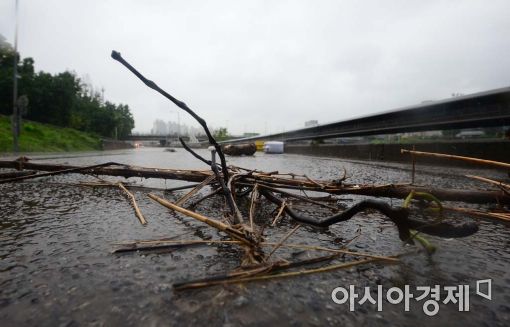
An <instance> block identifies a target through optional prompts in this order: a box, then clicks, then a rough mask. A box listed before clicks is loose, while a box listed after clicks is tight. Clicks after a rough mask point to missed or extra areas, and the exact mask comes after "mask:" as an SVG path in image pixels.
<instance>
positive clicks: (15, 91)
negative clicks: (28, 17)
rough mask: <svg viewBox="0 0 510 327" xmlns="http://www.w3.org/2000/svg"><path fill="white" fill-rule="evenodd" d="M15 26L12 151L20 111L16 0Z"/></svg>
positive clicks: (16, 7)
mask: <svg viewBox="0 0 510 327" xmlns="http://www.w3.org/2000/svg"><path fill="white" fill-rule="evenodd" d="M14 17H15V18H14V19H15V27H14V67H13V68H14V69H13V85H12V86H13V87H12V121H11V124H12V125H11V126H12V140H13V143H14V144H13V145H14V153H18V152H19V144H18V136H19V132H20V126H19V125H20V119H19V115H20V112H19V110H18V103H17V102H18V0H16V4H15V14H14Z"/></svg>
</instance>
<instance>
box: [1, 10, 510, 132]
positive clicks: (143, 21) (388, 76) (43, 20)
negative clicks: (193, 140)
mask: <svg viewBox="0 0 510 327" xmlns="http://www.w3.org/2000/svg"><path fill="white" fill-rule="evenodd" d="M19 9H20V10H19V23H20V30H19V51H20V52H21V55H22V56H23V57H25V56H31V57H34V59H35V63H36V69H38V70H45V71H49V72H52V73H56V72H61V71H63V70H66V69H68V70H74V71H76V73H77V74H78V76H82V77H83V76H88V78H89V79H90V81H91V82H92V83H93V84H94V85H95V86H96V87H98V88H99V89H100V88H101V87H104V89H105V97H106V99H109V100H111V101H114V102H122V103H127V104H128V105H129V106H130V107H131V110H132V112H133V114H134V117H135V121H136V127H135V130H136V131H149V130H150V129H151V127H152V122H153V121H154V120H155V119H156V118H159V119H163V120H165V121H167V120H174V121H176V120H177V114H176V111H177V107H175V106H174V105H172V104H171V103H170V102H168V101H167V100H165V99H164V98H163V97H161V96H160V95H158V94H157V93H155V92H154V91H152V90H149V89H147V88H146V87H145V86H144V85H143V84H142V83H141V82H140V81H138V80H137V79H135V77H134V76H133V75H131V74H130V73H128V71H127V70H126V69H125V68H123V67H122V66H121V65H120V64H118V63H116V62H115V61H113V60H112V59H111V58H110V52H111V50H112V49H115V50H117V51H120V52H121V53H122V55H123V56H124V58H126V59H127V60H128V61H130V62H131V63H132V64H133V65H134V66H135V67H137V68H138V69H139V70H140V71H141V72H143V73H144V74H145V75H146V76H147V77H149V78H150V79H152V80H154V81H155V82H156V83H158V84H159V85H160V86H161V87H162V88H164V89H166V90H167V91H169V92H170V93H171V94H173V95H174V96H176V97H177V98H178V99H180V100H182V101H184V102H186V103H187V104H188V105H189V106H190V107H191V108H192V109H194V110H195V111H196V112H197V113H198V114H199V115H201V116H202V117H203V118H205V119H206V120H207V122H208V124H209V125H212V126H216V127H219V126H227V127H228V128H229V130H230V131H232V132H234V133H243V132H252V131H254V132H261V133H264V132H280V131H282V130H289V129H295V128H299V127H302V126H303V124H304V121H306V120H310V119H317V120H319V122H320V123H326V122H330V121H336V120H342V119H346V118H350V117H355V116H359V115H365V114H370V113H376V112H379V111H384V110H388V109H392V108H395V107H399V106H406V105H411V104H415V103H419V102H421V101H423V100H432V99H442V98H446V97H449V96H450V95H451V93H453V92H460V93H472V92H478V91H484V90H487V89H492V88H498V87H503V86H508V85H510V74H509V73H510V19H509V13H510V1H505V0H502V1H497V0H491V1H451V0H450V1H409V0H402V1H389V0H388V1H318V0H316V1H297V0H296V1H277V0H273V1H260V0H259V1H239V0H238V1H221V0H215V1H205V0H204V1H189V0H188V1H168V0H161V1H155V0H154V1H126V0H124V1H121V0H118V1H91V0H88V1H70V0H68V1H64V0H60V1H50V0H20V8H19ZM0 15H1V16H0V33H1V34H3V35H4V36H5V37H6V38H7V39H8V40H9V41H10V42H12V41H13V34H14V27H13V26H14V0H2V1H1V2H0ZM181 120H182V121H184V122H186V123H191V122H192V120H191V119H189V118H188V117H186V114H185V113H184V112H182V113H181Z"/></svg>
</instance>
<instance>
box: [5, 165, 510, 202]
mask: <svg viewBox="0 0 510 327" xmlns="http://www.w3.org/2000/svg"><path fill="white" fill-rule="evenodd" d="M17 165H18V162H17V161H0V168H16V167H17ZM23 167H24V168H26V169H30V170H39V171H50V172H58V171H64V170H67V171H68V172H73V173H77V174H84V175H105V176H117V177H125V178H129V177H143V178H159V179H173V180H181V181H188V182H202V181H204V180H205V179H207V178H210V177H211V176H212V175H213V173H212V172H211V171H210V170H182V169H179V170H177V169H163V168H146V167H136V166H125V165H122V167H99V168H90V167H78V166H69V165H57V164H49V163H33V162H26V163H24V164H23ZM33 176H37V177H39V175H33ZM29 177H32V176H29ZM242 180H243V181H244V182H242V183H238V185H240V186H241V185H248V186H250V185H251V186H253V185H254V184H255V183H256V182H258V183H259V184H261V186H262V187H264V186H267V187H270V188H281V189H294V188H296V189H299V190H307V191H315V192H322V193H329V194H334V195H341V194H358V195H366V196H375V197H387V198H398V199H405V198H406V196H407V195H408V194H409V193H410V192H411V191H413V190H414V191H416V192H423V193H430V194H433V195H434V196H436V197H437V198H438V199H440V200H441V201H462V202H468V203H482V204H486V203H500V204H510V196H509V195H508V194H506V193H505V192H504V191H502V190H499V191H486V190H465V189H462V190H459V189H455V190H452V189H442V188H434V187H424V186H415V185H409V184H386V185H359V184H346V183H342V184H337V183H336V182H335V181H314V182H310V181H309V180H307V179H300V178H283V177H280V176H274V175H267V174H264V173H252V174H251V175H248V176H246V177H244V178H243V179H242ZM0 182H2V181H0ZM317 183H320V184H321V185H323V187H319V186H317V185H316V184H317Z"/></svg>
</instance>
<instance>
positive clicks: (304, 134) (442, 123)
mask: <svg viewBox="0 0 510 327" xmlns="http://www.w3.org/2000/svg"><path fill="white" fill-rule="evenodd" d="M492 126H510V87H505V88H500V89H494V90H490V91H486V92H480V93H475V94H470V95H465V96H459V97H454V98H449V99H446V100H440V101H432V102H427V103H424V104H420V105H415V106H409V107H404V108H398V109H394V110H390V111H386V112H382V113H379V114H375V115H370V116H364V117H359V118H354V119H349V120H343V121H338V122H334V123H329V124H324V125H319V126H315V127H310V128H303V129H296V130H292V131H287V132H283V133H277V134H270V135H259V136H254V137H247V138H241V139H234V140H229V141H224V142H220V143H224V144H228V143H241V142H253V141H258V140H261V141H268V140H273V141H276V140H277V141H298V140H312V139H328V138H337V137H351V136H367V135H381V134H394V133H406V132H418V131H430V130H448V129H460V128H477V127H492Z"/></svg>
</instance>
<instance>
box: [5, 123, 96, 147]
mask: <svg viewBox="0 0 510 327" xmlns="http://www.w3.org/2000/svg"><path fill="white" fill-rule="evenodd" d="M19 147H20V151H21V152H65V151H90V150H100V149H101V140H100V139H99V137H97V136H95V135H92V134H88V133H84V132H80V131H77V130H75V129H72V128H62V127H57V126H52V125H47V124H41V123H36V122H32V121H24V122H23V127H22V129H21V135H20V138H19ZM12 151H13V143H12V131H11V123H10V117H7V116H3V115H0V152H12Z"/></svg>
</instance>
